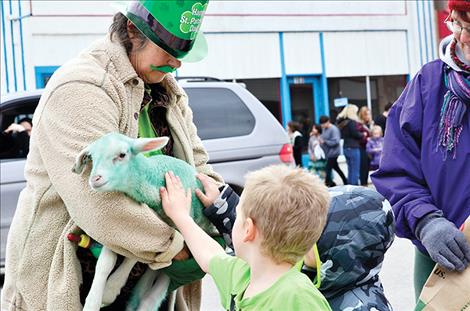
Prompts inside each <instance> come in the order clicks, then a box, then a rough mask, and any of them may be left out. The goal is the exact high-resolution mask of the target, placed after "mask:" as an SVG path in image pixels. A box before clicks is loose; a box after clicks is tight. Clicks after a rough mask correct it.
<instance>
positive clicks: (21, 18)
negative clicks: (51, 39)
mask: <svg viewBox="0 0 470 311" xmlns="http://www.w3.org/2000/svg"><path fill="white" fill-rule="evenodd" d="M18 15H19V16H20V19H19V23H20V43H21V66H22V68H23V90H25V91H26V69H25V66H24V45H23V17H22V16H21V1H18Z"/></svg>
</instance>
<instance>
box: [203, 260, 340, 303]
mask: <svg viewBox="0 0 470 311" xmlns="http://www.w3.org/2000/svg"><path fill="white" fill-rule="evenodd" d="M209 273H210V275H211V276H212V278H213V279H214V281H215V284H216V285H217V289H218V290H219V293H220V296H221V301H222V306H223V307H224V308H225V309H226V310H230V305H231V302H232V298H233V301H234V302H235V309H234V310H243V311H249V310H266V311H268V310H272V311H276V310H282V311H290V310H293V311H297V310H315V311H331V308H330V306H329V305H328V302H327V301H326V299H325V297H323V295H322V294H321V293H320V292H319V291H318V289H316V288H315V286H314V285H313V283H312V281H310V279H309V278H308V277H307V276H306V275H304V274H302V273H301V272H300V271H298V270H297V269H296V268H295V267H293V268H292V269H290V270H289V271H287V272H286V273H284V275H283V276H281V277H280V278H279V279H278V280H277V281H276V283H274V284H273V285H272V286H271V287H269V288H268V289H265V290H264V291H262V292H261V293H259V294H257V295H255V296H251V297H249V298H243V293H244V292H245V290H246V288H247V287H248V284H249V283H250V267H249V266H248V264H247V263H246V262H244V261H243V260H241V259H240V258H237V257H232V256H229V255H226V254H223V255H217V256H214V258H212V259H211V261H210V263H209Z"/></svg>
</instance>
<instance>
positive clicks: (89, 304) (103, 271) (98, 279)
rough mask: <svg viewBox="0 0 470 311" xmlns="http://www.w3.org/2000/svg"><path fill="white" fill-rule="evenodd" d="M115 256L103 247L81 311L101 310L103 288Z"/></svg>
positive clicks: (111, 269)
mask: <svg viewBox="0 0 470 311" xmlns="http://www.w3.org/2000/svg"><path fill="white" fill-rule="evenodd" d="M116 258H117V255H116V254H115V253H114V252H113V251H112V250H110V249H109V248H107V247H105V246H103V249H102V250H101V254H100V257H98V261H97V262H96V270H95V276H94V278H93V283H92V284H91V288H90V292H89V293H88V296H87V297H86V300H85V306H83V311H95V310H99V309H100V308H101V301H102V299H103V292H104V287H105V285H106V280H107V279H108V276H109V274H110V273H111V271H113V268H114V265H115V264H116Z"/></svg>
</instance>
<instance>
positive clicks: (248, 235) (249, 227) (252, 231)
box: [243, 217, 257, 242]
mask: <svg viewBox="0 0 470 311" xmlns="http://www.w3.org/2000/svg"><path fill="white" fill-rule="evenodd" d="M243 230H244V235H243V242H253V241H254V240H255V238H256V234H257V229H256V225H255V222H254V221H253V219H251V218H249V217H248V218H246V219H245V225H244V226H243Z"/></svg>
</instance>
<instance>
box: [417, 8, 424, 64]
mask: <svg viewBox="0 0 470 311" xmlns="http://www.w3.org/2000/svg"><path fill="white" fill-rule="evenodd" d="M416 14H417V15H418V41H419V60H420V65H421V66H423V45H422V41H421V17H420V14H419V1H416Z"/></svg>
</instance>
